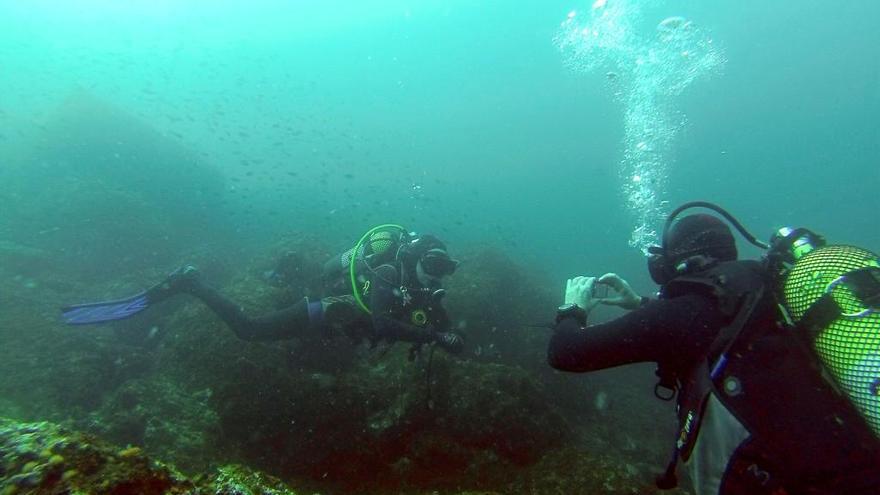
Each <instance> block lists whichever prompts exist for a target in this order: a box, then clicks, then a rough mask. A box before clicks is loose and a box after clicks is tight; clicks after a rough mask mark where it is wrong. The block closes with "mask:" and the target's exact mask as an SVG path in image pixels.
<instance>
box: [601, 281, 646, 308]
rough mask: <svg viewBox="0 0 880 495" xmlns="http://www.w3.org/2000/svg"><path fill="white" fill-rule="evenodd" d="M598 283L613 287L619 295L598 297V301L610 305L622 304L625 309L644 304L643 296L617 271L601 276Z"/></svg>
mask: <svg viewBox="0 0 880 495" xmlns="http://www.w3.org/2000/svg"><path fill="white" fill-rule="evenodd" d="M596 282H597V283H600V284H603V285H607V286H608V287H611V288H612V289H613V290H614V292H617V295H616V296H614V297H602V298H597V302H601V303H602V304H608V305H610V306H620V307H621V308H623V309H636V308H638V307H639V306H640V305H641V304H642V297H641V296H640V295H638V294H637V293H636V291H634V290H633V288H632V287H630V286H629V283H627V281H626V280H624V279H622V278H620V276H618V275H617V274H616V273H606V274H605V275H602V276H601V277H599V280H597V281H596Z"/></svg>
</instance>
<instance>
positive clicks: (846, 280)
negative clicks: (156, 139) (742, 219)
mask: <svg viewBox="0 0 880 495" xmlns="http://www.w3.org/2000/svg"><path fill="white" fill-rule="evenodd" d="M693 207H702V208H708V209H711V210H713V211H715V212H716V213H718V214H719V215H721V216H722V217H724V218H725V219H726V220H727V221H728V222H730V224H732V225H733V226H734V227H735V228H736V229H737V230H738V231H739V232H740V233H741V234H742V235H743V236H744V237H745V238H746V239H747V240H748V241H749V242H750V243H752V244H754V245H756V246H759V247H761V248H763V249H766V250H767V251H766V255H765V256H764V257H763V258H762V259H761V260H739V261H738V260H737V248H736V242H735V240H734V237H733V234H732V233H731V230H730V228H729V227H728V226H727V225H726V224H725V223H724V222H723V221H721V220H720V219H719V218H718V217H716V216H713V215H710V214H704V213H699V214H691V215H687V216H684V217H682V218H681V219H678V220H677V221H676V218H677V217H678V216H679V214H680V213H682V212H683V211H684V210H687V209H689V208H693ZM648 252H649V258H648V268H649V271H650V275H651V277H652V279H653V280H654V281H655V282H656V283H657V284H659V285H660V292H659V294H658V298H657V299H653V298H651V299H649V298H644V297H639V295H638V294H636V293H635V291H633V290H632V288H630V286H629V284H627V283H626V282H625V281H624V280H623V279H621V278H620V277H618V276H617V275H615V274H606V275H604V276H602V277H599V278H593V277H576V278H574V279H570V280H569V281H568V282H567V285H566V292H565V304H563V305H562V306H560V307H559V309H558V312H557V318H556V323H555V325H554V330H555V331H554V335H553V337H552V338H551V341H550V344H549V348H548V361H549V363H550V365H551V366H552V367H554V368H556V369H559V370H564V371H572V372H587V371H594V370H599V369H604V368H610V367H613V366H619V365H624V364H629V363H636V362H655V363H657V376H658V378H659V381H658V383H657V385H656V386H655V389H654V393H655V395H657V397H658V398H661V399H665V400H673V399H675V400H676V401H677V402H676V404H677V412H678V420H679V429H678V431H677V436H676V442H675V447H674V449H673V453H672V458H671V460H670V462H669V465H668V466H667V469H666V471H665V473H664V474H662V475H661V476H659V477H658V478H657V480H656V482H657V486H658V487H659V488H661V489H670V488H673V487H675V486H676V485H677V466H678V463H679V460H681V461H683V462H684V463H685V464H686V467H687V470H688V472H689V474H690V477H691V480H692V482H693V486H694V488H695V490H696V493H697V494H698V495H707V494H722V495H730V494H748V495H761V494H767V495H770V494H773V495H783V494H787V495H794V494H867V493H872V494H874V493H878V490H880V393H878V392H880V259H878V257H877V255H876V254H873V253H871V252H869V251H866V250H864V249H860V248H857V247H853V246H844V245H826V244H825V241H824V239H823V238H822V237H820V236H818V235H816V234H815V233H813V232H811V231H809V230H806V229H790V228H783V229H780V230H779V231H777V233H776V234H775V235H774V237H773V239H772V240H771V243H770V244H769V245H768V244H765V243H762V242H760V241H757V240H756V239H755V238H754V236H752V235H751V234H749V233H748V232H747V231H746V230H745V229H744V228H743V227H742V225H741V224H740V223H739V222H737V221H736V220H735V219H734V218H733V217H732V216H730V214H728V213H727V212H726V211H724V210H723V209H721V208H719V207H717V206H715V205H713V204H711V203H705V202H694V203H688V204H685V205H683V206H682V207H680V208H678V209H676V210H675V211H673V212H672V214H671V215H670V216H669V218H668V219H667V221H666V225H665V229H664V232H663V237H662V245H661V246H653V247H651V248H649V250H648ZM597 285H606V286H608V287H610V288H611V289H613V291H614V292H616V294H615V295H614V296H615V297H609V298H599V297H596V296H595V295H594V293H593V291H594V289H595V288H596V286H597ZM597 304H611V305H616V306H620V307H623V308H625V309H629V310H631V311H630V312H628V313H627V314H625V315H623V316H621V317H619V318H617V319H615V320H612V321H609V322H607V323H601V324H595V325H589V326H588V325H587V316H588V314H589V312H590V310H591V309H593V308H594V307H595V306H596V305H597Z"/></svg>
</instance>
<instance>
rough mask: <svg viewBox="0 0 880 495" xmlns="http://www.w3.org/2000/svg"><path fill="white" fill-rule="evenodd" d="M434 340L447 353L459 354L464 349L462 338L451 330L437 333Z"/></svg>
mask: <svg viewBox="0 0 880 495" xmlns="http://www.w3.org/2000/svg"><path fill="white" fill-rule="evenodd" d="M435 342H437V345H439V346H440V347H441V348H442V349H443V350H444V351H446V352H448V353H449V354H460V353H461V351H462V350H464V339H463V338H461V336H459V335H458V334H455V333H452V332H443V333H438V334H437V337H436V340H435Z"/></svg>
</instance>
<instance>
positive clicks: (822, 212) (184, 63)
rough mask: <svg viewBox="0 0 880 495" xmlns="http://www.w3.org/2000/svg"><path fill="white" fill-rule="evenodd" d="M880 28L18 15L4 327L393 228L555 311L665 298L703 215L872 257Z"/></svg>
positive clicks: (283, 9) (351, 4) (97, 6)
mask: <svg viewBox="0 0 880 495" xmlns="http://www.w3.org/2000/svg"><path fill="white" fill-rule="evenodd" d="M878 19H880V3H878V2H873V1H867V0H866V1H851V2H829V1H818V0H798V1H794V0H784V1H775V2H759V1H757V0H747V1H740V2H733V1H716V2H707V1H698V0H686V1H676V2H672V1H661V0H646V1H642V2H638V1H636V0H607V1H605V2H603V1H601V0H600V1H598V2H574V1H571V0H561V1H558V0H541V1H538V0H521V1H514V2H500V1H486V2H476V1H449V0H446V1H433V0H425V1H418V2H416V1H377V0H360V1H343V0H333V1H318V0H315V1H298V0H294V1H281V0H278V1H270V0H253V1H250V2H244V1H233V0H227V1H208V0H198V1H196V0H193V1H187V2H184V1H172V0H152V1H146V0H134V1H128V2H117V1H111V0H70V1H60V0H57V1H52V0H36V1H27V2H25V1H13V0H0V179H2V183H0V256H2V258H0V274H2V275H3V277H4V282H3V283H4V284H5V285H4V287H5V288H6V289H7V295H6V296H0V310H2V311H4V312H5V315H3V314H0V321H3V322H5V327H4V328H3V329H14V330H12V331H7V333H5V334H3V333H0V335H2V336H3V337H5V338H10V337H11V336H14V335H18V334H19V332H20V328H18V327H16V322H17V321H18V320H15V318H17V317H18V316H17V315H18V313H17V312H14V311H13V309H15V310H16V311H17V309H16V308H18V302H19V301H26V302H27V303H28V304H33V305H34V306H33V307H34V308H36V309H35V310H34V311H36V313H34V311H31V313H33V314H37V315H38V317H39V318H40V320H41V321H44V322H53V321H54V319H55V318H57V311H56V307H55V305H57V304H60V303H62V302H68V303H70V302H79V299H83V298H84V299H89V298H93V297H109V296H112V295H120V296H121V295H125V292H126V291H127V290H130V289H132V288H134V287H142V286H143V284H144V281H145V280H151V278H150V277H154V276H155V275H156V274H158V273H167V272H168V271H170V270H171V269H173V268H174V267H175V266H178V265H179V264H180V263H181V262H182V261H185V260H187V259H191V257H197V258H199V259H210V257H211V256H216V257H217V258H220V259H223V260H227V263H229V264H233V265H234V264H235V263H241V264H244V263H246V262H247V260H251V259H253V258H254V257H258V256H266V252H267V249H268V247H269V246H273V245H274V244H275V243H276V242H278V239H279V238H288V237H290V236H294V237H297V236H298V237H314V238H317V239H320V240H321V241H322V242H325V243H327V245H329V246H330V247H331V248H333V249H337V248H338V249H340V250H344V249H345V248H348V247H350V246H351V243H352V242H353V241H354V240H356V239H357V237H359V235H360V234H361V233H363V232H364V231H365V230H367V229H368V228H369V227H371V226H373V225H376V224H379V223H386V222H394V223H401V224H404V225H406V226H407V227H409V228H411V229H414V230H418V231H420V232H432V233H436V234H437V235H439V236H440V237H442V238H443V239H445V240H446V241H447V243H448V244H449V246H450V250H451V251H453V254H454V252H455V251H456V250H458V251H465V250H467V249H475V248H476V247H482V246H489V247H492V248H497V249H499V250H500V251H502V252H504V253H506V254H507V255H508V256H510V257H511V259H513V260H514V261H515V262H516V263H518V264H519V265H521V266H524V267H526V268H527V269H528V270H529V271H531V272H537V273H540V274H542V275H543V276H544V280H546V283H547V284H548V287H543V286H542V287H537V288H535V290H536V291H544V290H546V291H552V292H555V293H559V295H560V297H561V293H562V287H563V285H564V280H565V278H568V277H571V276H573V275H576V274H599V273H604V272H607V271H616V272H618V273H620V274H621V275H623V276H625V277H626V278H627V279H628V280H630V281H631V282H632V283H633V285H634V287H636V288H637V289H638V290H639V291H641V292H643V293H647V292H648V291H651V290H653V289H654V286H653V285H652V284H651V283H650V280H649V278H648V276H647V273H646V270H645V267H644V259H643V254H642V250H643V249H644V247H645V246H646V245H648V244H649V243H650V242H652V240H653V239H655V236H656V232H657V231H658V230H659V229H660V228H661V226H662V219H663V215H664V214H665V213H666V212H668V211H669V210H670V209H672V208H674V207H675V206H676V205H678V204H680V203H683V202H685V201H690V200H698V199H699V200H708V201H714V202H716V203H719V204H720V205H722V206H724V207H725V208H727V209H728V210H730V211H731V212H732V213H733V214H734V215H735V216H737V217H738V218H739V219H740V220H741V221H742V222H743V223H744V224H745V225H746V226H747V227H748V228H749V229H751V230H752V231H753V233H755V234H756V235H757V237H759V238H764V239H766V238H767V237H769V235H770V233H771V232H772V231H774V230H775V229H776V228H777V227H778V226H781V225H795V226H805V227H809V228H811V229H813V230H816V231H817V232H820V233H823V234H824V235H825V236H826V237H827V238H828V239H829V240H831V241H833V242H842V243H853V244H858V245H862V246H865V247H866V248H869V249H873V250H875V251H876V250H878V249H880V233H878V230H877V226H876V221H875V220H876V217H877V214H876V211H877V209H878V207H880V199H878V195H877V190H878V185H880V161H878V156H880V125H878V122H877V115H880V31H878V29H877V21H878ZM585 30H586V31H585ZM742 244H743V243H741V247H742V250H743V252H744V253H746V254H750V255H753V254H756V252H755V251H753V250H751V248H749V247H746V246H742ZM228 260H237V261H231V262H230V261H228ZM219 265H222V263H218V266H219ZM467 267H468V265H467V260H465V263H464V264H463V265H462V270H466V269H467ZM476 268H477V267H474V269H476ZM206 271H207V272H209V273H210V272H211V267H210V266H209V267H208V269H207V270H206ZM227 275H228V274H227ZM117 280H122V281H121V282H118V285H115V284H117V282H116V281H117ZM80 284H81V285H80ZM139 284H140V285H139ZM550 284H555V285H552V286H551V285H550ZM83 287H85V289H83ZM43 291H45V292H43ZM4 301H5V302H4ZM9 301H14V303H13V305H12V306H15V308H13V307H12V306H10V305H9ZM41 303H42V304H43V305H40V304H41ZM49 303H51V304H49ZM3 304H6V306H3ZM548 308H550V310H551V311H552V307H551V306H548ZM29 311H30V310H29ZM31 313H28V314H31ZM13 314H14V315H16V316H15V317H13V316H12V315H13ZM608 314H609V315H610V314H611V313H608ZM534 318H535V321H538V320H540V318H541V316H540V315H534ZM529 323H532V322H529ZM47 325H49V324H47ZM163 328H164V327H163ZM3 329H0V332H2V330H3ZM43 330H44V331H46V332H50V331H58V328H56V327H50V328H47V329H43ZM108 338H109V337H108ZM88 344H89V345H91V342H89V343H88ZM604 400H605V399H603V400H602V402H603V403H604ZM0 405H3V404H2V402H0ZM603 407H604V406H603ZM664 445H665V444H664Z"/></svg>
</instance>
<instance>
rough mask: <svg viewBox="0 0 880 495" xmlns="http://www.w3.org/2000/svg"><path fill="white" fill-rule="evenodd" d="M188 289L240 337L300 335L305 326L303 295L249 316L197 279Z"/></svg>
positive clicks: (288, 336) (257, 337) (264, 338)
mask: <svg viewBox="0 0 880 495" xmlns="http://www.w3.org/2000/svg"><path fill="white" fill-rule="evenodd" d="M189 292H190V294H192V295H194V296H195V297H197V298H199V299H201V300H202V302H204V303H205V305H206V306H208V307H209V308H210V309H211V311H213V312H214V314H216V315H217V316H218V317H219V318H220V319H221V320H223V322H224V323H226V325H228V326H229V328H231V329H232V331H233V332H235V335H236V336H238V338H240V339H242V340H247V341H250V342H255V341H267V340H281V339H289V338H292V337H296V336H301V335H302V334H303V333H305V332H306V331H307V330H308V328H309V308H308V299H305V298H304V299H302V300H300V301H299V302H297V303H296V304H294V305H292V306H289V307H287V308H283V309H280V310H278V311H273V312H271V313H267V314H265V315H260V316H255V317H250V316H248V315H247V314H245V312H244V310H243V308H242V307H241V306H239V305H238V304H237V303H235V302H233V301H231V300H230V299H228V298H226V296H224V295H223V294H220V293H219V292H217V291H216V290H215V289H214V288H213V287H209V286H207V285H205V284H203V283H201V282H199V283H197V284H194V287H193V288H192V289H191V290H190V291H189Z"/></svg>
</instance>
